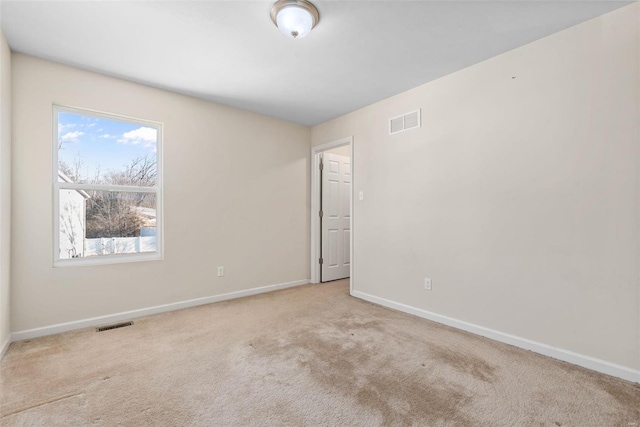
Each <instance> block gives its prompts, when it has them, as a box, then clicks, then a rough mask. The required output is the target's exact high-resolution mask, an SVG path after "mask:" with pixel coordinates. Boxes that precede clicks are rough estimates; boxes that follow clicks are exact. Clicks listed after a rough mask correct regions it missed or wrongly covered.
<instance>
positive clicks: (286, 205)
mask: <svg viewBox="0 0 640 427" xmlns="http://www.w3.org/2000/svg"><path fill="white" fill-rule="evenodd" d="M12 66H13V94H14V100H15V101H14V104H13V107H14V109H13V112H14V116H13V120H14V121H13V124H14V127H13V131H14V133H13V135H14V145H13V218H14V221H13V239H12V242H13V245H12V279H13V282H12V294H13V298H12V329H13V331H24V330H28V329H31V328H38V327H43V326H48V325H53V324H58V323H61V322H69V321H74V320H79V319H86V318H89V317H93V316H102V315H108V314H113V313H118V312H122V311H128V310H134V309H140V308H146V307H150V306H156V305H161V304H167V303H172V302H179V301H184V300H189V299H194V298H199V297H205V296H212V295H219V294H224V293H228V292H233V291H239V290H245V289H250V288H255V287H258V286H264V285H273V284H280V283H285V282H291V281H297V280H304V279H308V277H309V215H310V212H309V202H310V200H309V197H310V196H309V187H310V182H309V180H310V178H309V176H310V171H309V146H310V129H309V128H308V127H305V126H301V125H296V124H291V123H288V122H284V121H281V120H276V119H273V118H269V117H265V116H261V115H258V114H254V113H249V112H246V111H242V110H238V109H234V108H229V107H225V106H221V105H217V104H213V103H209V102H205V101H202V100H198V99H195V98H190V97H186V96H182V95H178V94H174V93H170V92H166V91H162V90H158V89H154V88H150V87H146V86H142V85H139V84H134V83H130V82H126V81H123V80H118V79H114V78H110V77H106V76H103V75H99V74H94V73H90V72H87V71H82V70H79V69H75V68H71V67H66V66H63V65H59V64H55V63H52V62H47V61H43V60H39V59H35V58H33V57H29V56H24V55H21V54H15V53H14V54H13V61H12ZM53 103H57V104H62V105H68V106H77V107H84V108H89V109H94V110H99V111H106V112H112V113H117V114H123V115H128V116H132V117H138V118H142V119H149V120H155V121H160V122H162V123H163V124H164V141H163V155H164V246H165V253H164V256H165V259H164V260H163V261H149V262H139V263H130V264H115V265H106V266H92V267H75V268H74V267H66V268H53V267H52V264H53V260H52V249H51V245H52V194H51V188H52V183H51V179H52V178H51V176H52V147H53V142H52V140H51V138H52V137H51V135H52V104H53ZM219 265H223V266H225V277H223V278H218V277H216V266H219Z"/></svg>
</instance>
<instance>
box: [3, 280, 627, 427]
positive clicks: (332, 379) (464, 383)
mask: <svg viewBox="0 0 640 427" xmlns="http://www.w3.org/2000/svg"><path fill="white" fill-rule="evenodd" d="M0 403H1V405H2V406H1V407H0V425H2V426H94V425H101V426H120V425H122V426H218V425H220V426H223V425H224V426H275V425H289V426H304V425H332V426H376V425H385V426H394V425H424V426H441V425H442V426H444V425H447V426H449V425H450V426H529V425H531V426H552V427H555V426H598V427H601V426H622V427H628V426H632V425H634V424H633V423H640V387H638V385H634V384H631V383H628V382H625V381H622V380H618V379H615V378H611V377H608V376H605V375H600V374H597V373H594V372H591V371H588V370H586V369H582V368H578V367H575V366H572V365H570V364H567V363H564V362H560V361H556V360H554V359H550V358H547V357H544V356H540V355H537V354H534V353H531V352H527V351H524V350H520V349H517V348H514V347H510V346H507V345H504V344H500V343H497V342H494V341H491V340H488V339H484V338H481V337H478V336H475V335H471V334H468V333H464V332H461V331H457V330H455V329H451V328H448V327H445V326H441V325H438V324H435V323H432V322H429V321H426V320H423V319H419V318H416V317H413V316H410V315H406V314H403V313H398V312H395V311H392V310H388V309H385V308H382V307H378V306H376V305H372V304H369V303H367V302H364V301H360V300H358V299H355V298H351V297H350V296H349V295H348V283H347V282H346V281H342V282H334V283H330V284H324V285H312V286H303V287H299V288H295V289H289V290H284V291H279V292H274V293H271V294H265V295H260V296H255V297H249V298H244V299H241V300H235V301H229V302H224V303H218V304H212V305H208V306H202V307H197V308H191V309H186V310H182V311H177V312H172V313H166V314H161V315H157V316H152V317H148V318H144V319H138V320H136V321H135V325H134V326H131V327H128V328H123V329H116V330H112V331H107V332H101V333H96V332H94V330H93V329H85V330H82V331H77V332H69V333H65V334H61V335H57V336H51V337H46V338H41V339H35V340H31V341H24V342H18V343H13V344H12V345H11V348H10V349H9V351H8V353H7V355H6V357H5V359H4V360H3V361H2V363H1V365H0Z"/></svg>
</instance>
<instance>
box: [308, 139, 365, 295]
mask: <svg viewBox="0 0 640 427" xmlns="http://www.w3.org/2000/svg"><path fill="white" fill-rule="evenodd" d="M344 145H349V146H351V194H350V197H349V209H351V213H350V217H349V229H350V231H351V232H350V233H349V234H350V235H349V259H350V260H351V262H350V265H349V277H350V278H349V293H352V292H353V234H354V230H353V216H354V215H353V214H354V212H353V194H354V191H355V190H354V188H355V187H354V185H353V184H354V169H355V168H354V166H353V164H354V159H353V152H354V150H353V136H349V137H346V138H341V139H338V140H336V141H332V142H327V143H325V144H320V145H316V146H314V147H311V279H310V282H311V283H320V263H319V262H318V260H319V259H320V255H321V252H320V241H321V236H320V233H322V230H320V216H319V212H320V154H321V153H323V152H324V151H328V150H331V149H333V148H337V147H342V146H344Z"/></svg>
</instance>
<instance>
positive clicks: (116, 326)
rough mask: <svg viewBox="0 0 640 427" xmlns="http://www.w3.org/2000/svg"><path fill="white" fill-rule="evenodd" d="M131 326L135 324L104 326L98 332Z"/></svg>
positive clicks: (124, 323) (97, 329)
mask: <svg viewBox="0 0 640 427" xmlns="http://www.w3.org/2000/svg"><path fill="white" fill-rule="evenodd" d="M131 325H133V322H123V323H116V324H114V325H108V326H102V327H100V328H96V332H104V331H110V330H111V329H118V328H124V327H125V326H131Z"/></svg>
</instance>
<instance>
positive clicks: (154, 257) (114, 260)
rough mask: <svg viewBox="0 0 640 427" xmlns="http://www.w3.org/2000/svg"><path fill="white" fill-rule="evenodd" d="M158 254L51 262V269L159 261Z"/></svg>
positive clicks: (96, 257)
mask: <svg viewBox="0 0 640 427" xmlns="http://www.w3.org/2000/svg"><path fill="white" fill-rule="evenodd" d="M162 259H163V256H162V254H161V253H160V252H149V253H143V254H122V255H102V256H92V257H87V258H71V259H59V260H56V261H54V262H53V267H54V268H58V267H86V266H91V265H108V264H123V263H129V262H144V261H160V260H162Z"/></svg>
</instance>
